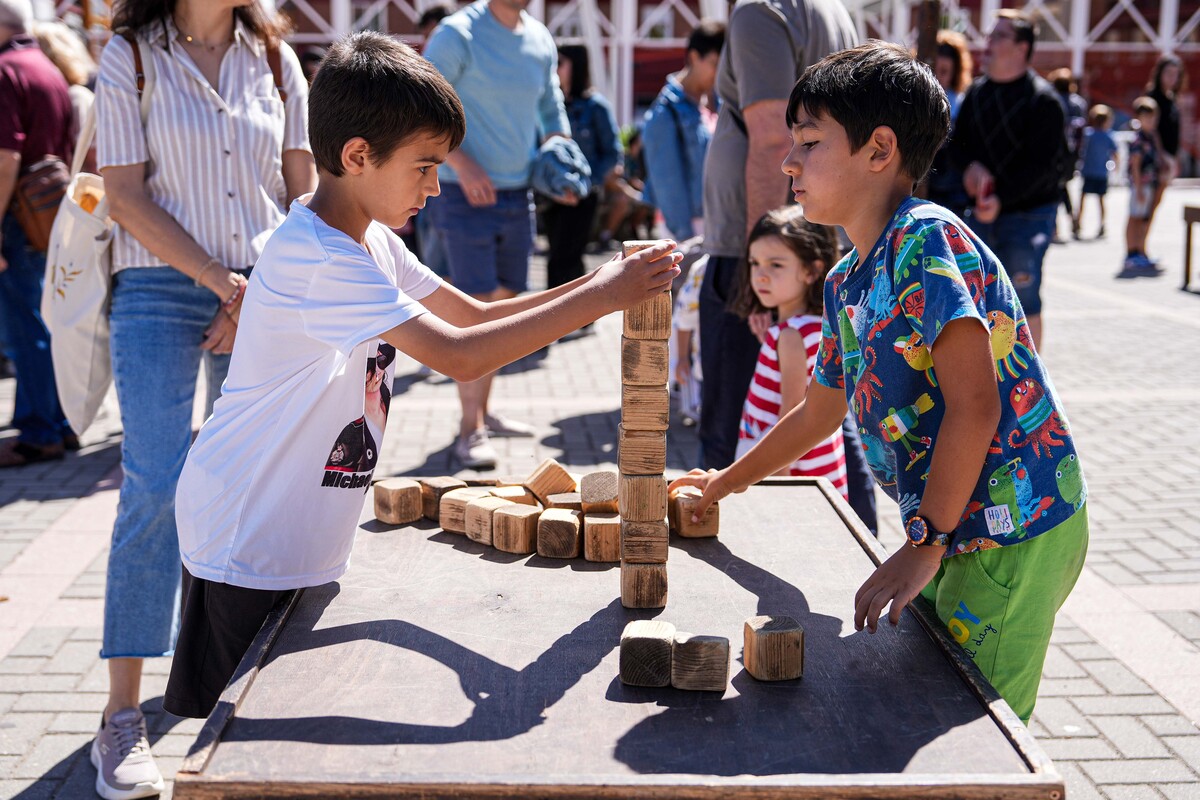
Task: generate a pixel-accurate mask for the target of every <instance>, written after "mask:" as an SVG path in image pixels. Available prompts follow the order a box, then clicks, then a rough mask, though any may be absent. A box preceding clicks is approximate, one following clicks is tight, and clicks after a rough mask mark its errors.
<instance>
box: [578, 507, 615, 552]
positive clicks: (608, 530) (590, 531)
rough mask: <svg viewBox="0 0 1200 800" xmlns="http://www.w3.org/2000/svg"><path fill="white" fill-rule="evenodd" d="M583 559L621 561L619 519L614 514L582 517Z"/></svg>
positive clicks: (585, 515)
mask: <svg viewBox="0 0 1200 800" xmlns="http://www.w3.org/2000/svg"><path fill="white" fill-rule="evenodd" d="M583 557H584V558H586V559H587V560H588V561H620V560H621V518H620V517H618V516H617V515H616V514H584V515H583Z"/></svg>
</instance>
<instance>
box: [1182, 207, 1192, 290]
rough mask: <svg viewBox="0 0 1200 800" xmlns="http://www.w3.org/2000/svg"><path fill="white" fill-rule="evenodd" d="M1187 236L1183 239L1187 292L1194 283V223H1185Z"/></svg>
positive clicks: (1184, 286)
mask: <svg viewBox="0 0 1200 800" xmlns="http://www.w3.org/2000/svg"><path fill="white" fill-rule="evenodd" d="M1184 227H1186V228H1187V234H1186V235H1185V236H1184V239H1183V290H1184V291H1185V292H1186V291H1187V290H1188V286H1190V285H1191V283H1192V223H1191V222H1185V223H1184Z"/></svg>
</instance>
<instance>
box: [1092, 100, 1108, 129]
mask: <svg viewBox="0 0 1200 800" xmlns="http://www.w3.org/2000/svg"><path fill="white" fill-rule="evenodd" d="M1110 119H1112V109H1111V108H1109V107H1108V106H1106V105H1104V104H1103V103H1097V104H1096V105H1094V106H1092V108H1091V110H1090V111H1089V112H1088V121H1089V122H1091V124H1092V127H1094V128H1099V127H1102V126H1104V125H1107V124H1108V121H1109V120H1110Z"/></svg>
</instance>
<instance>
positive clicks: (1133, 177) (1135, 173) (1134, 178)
mask: <svg viewBox="0 0 1200 800" xmlns="http://www.w3.org/2000/svg"><path fill="white" fill-rule="evenodd" d="M1129 182H1130V183H1131V184H1133V185H1134V186H1135V187H1141V185H1142V154H1141V153H1140V152H1138V151H1136V150H1135V151H1134V152H1132V153H1130V154H1129Z"/></svg>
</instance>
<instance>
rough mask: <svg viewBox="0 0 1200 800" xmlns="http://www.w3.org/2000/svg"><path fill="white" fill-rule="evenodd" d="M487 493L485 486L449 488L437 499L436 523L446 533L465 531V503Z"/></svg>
mask: <svg viewBox="0 0 1200 800" xmlns="http://www.w3.org/2000/svg"><path fill="white" fill-rule="evenodd" d="M487 494H488V488H487V487H486V486H466V487H463V488H462V489H451V490H450V491H448V492H446V493H445V494H443V495H442V499H441V500H440V501H438V523H439V524H440V525H441V526H442V530H444V531H446V532H447V533H466V532H467V503H469V502H471V501H472V500H475V499H477V498H480V497H485V496H487Z"/></svg>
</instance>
